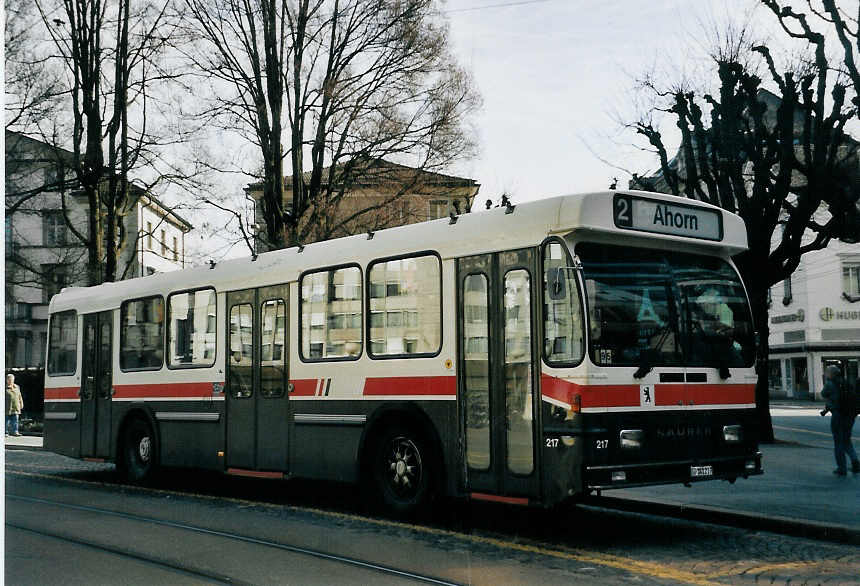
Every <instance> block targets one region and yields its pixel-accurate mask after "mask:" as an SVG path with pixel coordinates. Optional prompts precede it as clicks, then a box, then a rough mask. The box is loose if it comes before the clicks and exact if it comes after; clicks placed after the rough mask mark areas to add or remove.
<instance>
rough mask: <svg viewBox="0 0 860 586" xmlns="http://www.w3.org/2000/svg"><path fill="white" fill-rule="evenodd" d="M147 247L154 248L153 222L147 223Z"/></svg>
mask: <svg viewBox="0 0 860 586" xmlns="http://www.w3.org/2000/svg"><path fill="white" fill-rule="evenodd" d="M146 247H147V248H148V249H149V250H152V222H147V223H146Z"/></svg>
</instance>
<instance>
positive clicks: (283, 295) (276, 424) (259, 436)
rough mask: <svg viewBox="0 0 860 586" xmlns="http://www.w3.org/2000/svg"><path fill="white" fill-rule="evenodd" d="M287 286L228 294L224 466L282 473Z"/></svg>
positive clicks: (284, 465)
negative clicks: (225, 456) (225, 445)
mask: <svg viewBox="0 0 860 586" xmlns="http://www.w3.org/2000/svg"><path fill="white" fill-rule="evenodd" d="M288 301H289V299H288V288H287V285H275V286H271V287H263V288H260V289H245V290H243V291H234V292H229V293H227V308H228V326H227V371H226V372H227V389H226V391H227V393H226V397H227V450H226V451H227V458H226V463H227V467H228V468H238V469H244V470H267V471H286V470H287V464H288V461H287V460H288V451H287V448H288V433H289V415H290V413H289V397H288V394H287V385H288V381H289V377H288V372H287V355H288V353H287V350H288V348H287V335H286V332H287V323H288V321H287V308H288V307H289V305H288Z"/></svg>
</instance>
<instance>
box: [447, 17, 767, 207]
mask: <svg viewBox="0 0 860 586" xmlns="http://www.w3.org/2000/svg"><path fill="white" fill-rule="evenodd" d="M756 4H757V2H756V0H649V1H648V2H641V1H633V0H531V1H529V0H523V1H520V2H517V1H516V0H448V2H447V10H446V11H447V12H448V16H449V18H450V23H451V39H452V41H453V45H454V46H453V50H454V51H455V53H456V54H457V56H458V57H459V59H460V62H461V63H463V64H464V65H466V67H467V68H468V69H470V70H471V72H472V74H473V76H474V80H475V83H476V84H477V87H478V89H479V90H480V92H481V95H482V96H483V100H484V106H483V110H482V112H481V113H480V115H479V116H478V117H477V119H476V120H475V123H476V131H477V133H478V136H479V138H480V146H481V154H480V157H479V158H478V159H477V160H475V161H472V162H469V163H467V164H465V165H463V166H462V167H460V168H458V169H456V171H457V172H458V173H461V174H463V175H466V176H468V177H471V178H473V179H475V180H477V181H478V182H479V183H481V184H482V187H481V191H480V197H479V201H480V202H483V201H484V200H486V199H487V198H493V199H497V198H498V197H499V195H500V194H501V193H502V192H503V191H507V192H508V193H509V194H511V195H512V196H513V199H514V201H527V200H532V199H539V198H543V197H550V196H554V195H560V194H564V193H575V192H582V191H589V190H596V189H606V188H607V187H608V186H609V183H610V182H611V180H612V177H614V176H615V177H619V179H620V180H621V181H620V186H626V181H627V178H628V176H626V175H624V174H623V173H621V172H620V171H618V170H616V169H613V168H612V167H610V166H608V165H606V164H604V163H602V162H601V161H600V158H598V157H597V156H595V154H593V152H594V153H597V155H599V156H600V157H601V158H603V159H606V160H609V161H612V162H614V163H616V164H618V165H620V166H621V167H624V168H626V169H630V170H631V171H639V172H642V171H647V170H648V169H653V168H654V163H653V161H652V160H651V159H650V158H649V157H647V156H644V155H642V154H637V151H636V150H635V149H632V148H630V146H629V144H630V142H631V140H632V138H631V137H632V135H631V134H629V133H622V132H621V131H620V125H619V123H618V122H617V116H616V114H617V113H619V112H620V113H622V114H628V115H629V114H632V113H633V112H634V110H635V109H634V108H633V107H632V105H631V98H632V95H631V88H632V87H633V85H634V77H635V76H636V75H639V74H641V73H642V72H644V71H647V70H649V69H651V68H653V67H654V66H655V65H656V66H657V67H658V68H660V69H663V67H664V66H665V64H666V62H667V61H671V62H673V63H675V64H677V65H672V66H671V67H670V69H672V68H675V67H677V68H678V69H677V70H683V71H684V72H686V73H688V74H689V75H696V73H690V72H695V71H697V70H702V69H704V68H705V58H704V54H705V53H704V50H705V47H704V44H705V42H704V41H703V40H702V39H703V37H704V36H706V35H705V33H704V31H705V30H706V29H707V28H708V27H707V25H708V23H713V22H718V21H724V20H725V19H726V18H740V17H741V16H742V15H744V14H747V13H748V12H749V11H750V10H751V8H754V7H755V6H756ZM754 18H755V20H756V21H757V22H761V23H762V26H761V29H762V31H763V34H764V31H766V30H767V29H768V27H769V26H770V25H771V24H772V22H771V20H772V18H773V17H772V15H770V14H769V13H767V12H765V11H764V10H757V11H756V12H755V14H754ZM592 151H593V152H592Z"/></svg>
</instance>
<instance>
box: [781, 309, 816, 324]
mask: <svg viewBox="0 0 860 586" xmlns="http://www.w3.org/2000/svg"><path fill="white" fill-rule="evenodd" d="M822 311H823V310H822ZM804 319H806V313H805V312H804V311H803V310H802V309H798V310H797V313H789V314H786V315H775V316H773V317H772V318H770V323H772V324H787V323H793V322H796V321H800V322H802V321H803V320H804ZM822 319H824V318H822Z"/></svg>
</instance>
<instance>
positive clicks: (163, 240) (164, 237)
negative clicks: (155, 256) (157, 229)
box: [161, 230, 167, 258]
mask: <svg viewBox="0 0 860 586" xmlns="http://www.w3.org/2000/svg"><path fill="white" fill-rule="evenodd" d="M161 256H163V257H164V258H167V233H166V232H165V231H164V230H162V231H161Z"/></svg>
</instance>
